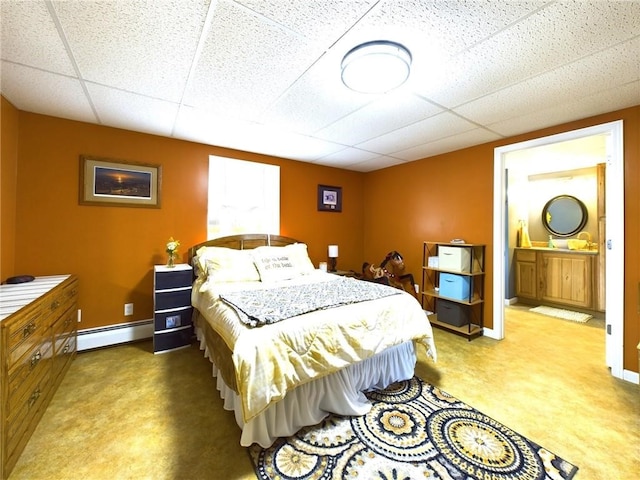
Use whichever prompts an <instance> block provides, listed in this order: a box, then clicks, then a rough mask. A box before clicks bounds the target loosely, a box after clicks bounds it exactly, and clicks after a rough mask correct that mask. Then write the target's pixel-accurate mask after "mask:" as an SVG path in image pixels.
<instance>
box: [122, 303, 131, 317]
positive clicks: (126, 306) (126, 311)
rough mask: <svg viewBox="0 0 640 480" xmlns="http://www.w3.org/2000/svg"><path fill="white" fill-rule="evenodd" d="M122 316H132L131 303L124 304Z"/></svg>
mask: <svg viewBox="0 0 640 480" xmlns="http://www.w3.org/2000/svg"><path fill="white" fill-rule="evenodd" d="M124 314H125V316H127V317H128V316H129V315H133V303H125V304H124Z"/></svg>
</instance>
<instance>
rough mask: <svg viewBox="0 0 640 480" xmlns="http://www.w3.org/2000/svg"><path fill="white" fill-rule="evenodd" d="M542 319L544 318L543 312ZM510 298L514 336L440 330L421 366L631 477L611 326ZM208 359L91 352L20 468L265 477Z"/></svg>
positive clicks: (598, 469)
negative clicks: (555, 314)
mask: <svg viewBox="0 0 640 480" xmlns="http://www.w3.org/2000/svg"><path fill="white" fill-rule="evenodd" d="M533 319H535V321H532V320H533ZM592 324H594V321H590V322H588V323H587V324H578V323H574V322H559V321H557V320H555V319H553V318H549V317H544V316H540V315H536V314H534V313H530V312H528V309H527V308H526V307H517V308H509V309H508V313H507V323H506V332H507V338H506V339H505V340H503V341H500V342H497V341H494V340H491V339H489V338H478V339H476V340H473V341H472V342H468V341H467V340H466V339H464V338H462V337H458V336H455V335H452V334H449V333H447V332H444V331H442V330H436V331H435V335H436V345H437V348H438V363H437V364H433V363H432V362H430V361H429V360H427V359H426V357H425V356H424V355H422V356H421V358H420V359H419V362H418V366H417V375H418V376H419V377H421V378H422V379H424V380H425V381H427V382H430V383H432V384H434V385H437V386H438V387H440V388H441V389H443V390H445V391H447V392H448V393H450V394H451V395H454V396H456V397H457V398H459V399H461V400H463V401H465V402H467V403H469V404H471V405H473V406H474V407H475V408H477V409H478V410H481V411H482V412H483V413H485V414H487V415H490V416H491V417H493V418H494V419H496V420H497V421H499V422H501V423H503V424H505V425H508V426H509V427H511V428H513V429H515V430H517V431H518V432H519V433H521V434H522V435H525V436H527V438H529V439H531V440H532V441H535V442H537V443H539V444H541V445H544V446H545V447H546V448H548V449H549V450H551V451H553V452H554V453H556V454H558V455H560V456H562V457H563V458H567V459H570V460H571V462H572V463H575V464H576V465H579V466H580V471H579V472H578V475H577V476H576V479H578V480H582V479H584V480H611V479H631V478H635V476H636V474H637V468H638V464H639V462H640V450H639V448H638V445H640V413H639V412H640V388H639V387H638V386H637V385H633V384H630V383H628V382H624V381H621V380H617V379H614V378H612V377H611V376H610V375H609V372H608V369H607V368H606V367H605V366H604V331H603V329H602V328H593V326H592ZM239 438H240V435H239V430H238V428H237V426H236V425H235V420H234V418H233V414H232V413H230V412H226V411H224V410H223V408H222V402H221V400H220V399H219V398H218V396H217V392H216V389H215V383H214V381H213V379H212V378H211V368H210V365H209V363H208V360H205V359H204V358H203V357H202V354H201V352H200V351H199V350H198V349H197V348H195V347H193V348H189V349H186V350H181V351H177V352H173V353H169V354H164V355H153V354H152V353H151V342H144V343H139V344H134V345H127V346H121V347H113V348H108V349H104V350H99V351H94V352H87V353H81V354H79V355H78V358H77V360H76V361H75V362H74V363H73V365H72V366H71V369H70V370H69V373H68V374H67V376H66V378H65V379H64V381H63V382H62V385H61V387H60V389H59V391H58V392H57V394H56V395H55V397H54V398H53V401H52V403H51V405H50V407H49V409H48V410H47V412H46V413H45V415H44V417H43V419H42V421H41V423H40V425H39V426H38V428H37V429H36V432H35V434H34V436H33V438H32V439H31V441H30V442H29V444H28V445H27V447H26V449H25V451H24V453H23V455H22V457H21V458H20V460H19V461H18V464H17V465H16V468H15V469H14V472H13V473H12V475H11V476H10V478H9V480H27V479H28V480H41V479H42V480H75V479H78V480H94V479H95V480H102V479H105V480H113V479H118V480H121V479H136V480H143V479H144V480H146V479H149V480H151V479H153V480H177V479H193V480H199V479H202V480H207V479H212V480H213V479H216V480H217V479H233V480H245V479H255V474H254V473H253V468H252V465H251V461H250V459H249V455H248V454H247V452H246V450H245V449H244V448H242V447H240V445H239Z"/></svg>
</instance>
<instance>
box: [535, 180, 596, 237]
mask: <svg viewBox="0 0 640 480" xmlns="http://www.w3.org/2000/svg"><path fill="white" fill-rule="evenodd" d="M557 195H572V196H574V197H576V198H577V199H578V200H581V201H582V202H583V203H584V204H585V205H586V207H587V212H588V219H587V224H586V225H585V226H584V228H583V229H582V230H583V231H587V232H589V233H590V234H591V240H592V241H593V242H597V241H598V211H597V206H598V203H597V202H598V181H597V172H596V167H590V168H582V169H578V170H569V171H564V172H554V173H547V174H540V175H530V176H529V177H528V182H527V198H528V202H527V203H528V205H527V206H528V209H529V212H528V217H527V220H528V224H529V236H530V237H531V240H539V241H545V240H547V239H548V238H549V232H548V231H547V229H546V228H545V227H544V225H543V223H542V210H543V209H544V206H545V205H546V203H547V202H548V201H549V200H551V199H552V198H553V197H556V196H557ZM554 238H556V237H555V236H554Z"/></svg>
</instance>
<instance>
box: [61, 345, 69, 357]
mask: <svg viewBox="0 0 640 480" xmlns="http://www.w3.org/2000/svg"><path fill="white" fill-rule="evenodd" d="M70 348H71V347H70V346H69V344H68V343H67V344H66V345H65V346H64V348H63V349H62V354H63V355H66V354H67V353H69V349H70Z"/></svg>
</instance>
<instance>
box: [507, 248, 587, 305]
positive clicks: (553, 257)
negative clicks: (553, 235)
mask: <svg viewBox="0 0 640 480" xmlns="http://www.w3.org/2000/svg"><path fill="white" fill-rule="evenodd" d="M598 272H599V269H598V251H597V250H569V249H566V250H565V249H558V248H546V247H531V248H516V249H515V276H516V295H517V296H518V299H519V300H520V301H522V302H523V303H536V304H537V303H545V304H548V303H552V304H556V305H559V306H567V307H579V308H585V309H589V310H596V309H597V306H596V298H597V295H596V293H597V292H596V289H597V286H598V281H597V276H598Z"/></svg>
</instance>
